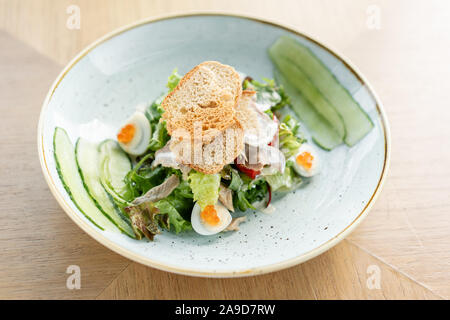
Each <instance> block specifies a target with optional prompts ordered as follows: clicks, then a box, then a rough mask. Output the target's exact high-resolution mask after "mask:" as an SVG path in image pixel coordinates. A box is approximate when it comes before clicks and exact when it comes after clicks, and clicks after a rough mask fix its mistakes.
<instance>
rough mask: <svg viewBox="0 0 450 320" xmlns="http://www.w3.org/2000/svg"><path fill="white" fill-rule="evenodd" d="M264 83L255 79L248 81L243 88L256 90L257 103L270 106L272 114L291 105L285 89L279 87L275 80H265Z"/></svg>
mask: <svg viewBox="0 0 450 320" xmlns="http://www.w3.org/2000/svg"><path fill="white" fill-rule="evenodd" d="M263 81H264V83H262V82H258V81H256V80H254V79H252V80H249V79H246V80H245V81H244V83H243V85H242V86H243V88H244V90H245V89H251V90H255V91H256V102H257V103H260V104H263V105H269V106H270V110H271V111H272V112H273V111H275V110H279V109H281V108H283V107H284V106H285V105H288V104H289V97H288V96H287V95H286V93H285V92H284V89H283V87H280V86H277V85H276V83H275V80H273V79H267V78H263Z"/></svg>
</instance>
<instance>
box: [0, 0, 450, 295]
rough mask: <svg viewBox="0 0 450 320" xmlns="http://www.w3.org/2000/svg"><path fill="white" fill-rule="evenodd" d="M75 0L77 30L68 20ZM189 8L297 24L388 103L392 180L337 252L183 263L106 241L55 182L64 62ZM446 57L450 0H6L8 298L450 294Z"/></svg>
mask: <svg viewBox="0 0 450 320" xmlns="http://www.w3.org/2000/svg"><path fill="white" fill-rule="evenodd" d="M70 5H77V6H78V7H79V8H80V17H81V20H80V21H81V24H80V29H69V28H67V19H68V18H69V16H70V14H68V13H67V8H68V7H69V6H70ZM187 10H215V11H223V12H232V13H241V14H251V15H254V16H258V17H261V18H269V19H271V20H277V21H280V22H284V23H287V24H289V25H292V26H294V27H295V28H297V29H298V30H300V31H304V32H306V33H308V34H311V35H313V36H315V37H316V38H318V39H319V40H321V41H322V42H324V43H326V44H329V45H331V46H332V47H334V48H336V49H337V50H338V51H339V52H341V53H343V54H344V55H345V56H347V57H348V58H350V60H352V61H353V62H354V63H355V64H356V65H357V66H358V67H359V68H360V70H361V71H362V73H363V74H365V75H366V77H367V78H368V79H369V81H370V82H371V83H372V85H373V87H374V88H375V90H376V91H377V93H378V95H379V96H380V98H381V100H382V101H383V103H384V106H385V108H386V112H387V114H388V117H389V120H390V124H391V131H392V162H391V170H390V173H389V176H388V179H387V182H386V184H385V187H384V190H383V191H382V193H381V195H380V197H379V199H378V201H377V203H376V204H375V206H374V208H373V209H372V211H371V213H370V214H369V216H368V218H367V219H366V220H365V221H364V222H363V223H362V224H361V225H360V226H359V227H358V228H357V229H356V231H354V232H353V233H352V234H351V235H350V236H349V237H348V238H347V239H346V240H344V241H342V242H341V243H340V244H338V245H337V246H336V247H334V248H333V249H331V250H329V251H328V252H326V253H324V254H322V255H320V256H319V257H317V258H315V259H313V260H311V261H308V262H306V263H303V264H301V265H298V266H296V267H292V268H290V269H287V270H283V271H279V272H276V273H272V274H268V275H263V276H257V277H249V278H242V279H203V278H193V277H186V276H180V275H174V274H170V273H166V272H162V271H158V270H155V269H151V268H148V267H144V266H142V265H139V264H137V263H134V262H132V261H129V260H127V259H125V258H123V257H121V256H119V255H117V254H115V253H113V252H112V251H110V250H108V249H106V248H105V247H103V246H102V245H100V244H99V243H97V242H96V241H95V240H93V239H91V238H90V237H89V236H88V235H87V234H85V233H84V232H82V230H81V229H79V228H78V227H77V226H76V225H75V224H74V223H73V222H72V221H71V220H70V219H69V218H68V217H67V216H66V214H65V213H64V212H63V211H62V209H61V208H60V207H59V206H58V204H57V203H56V201H55V200H54V198H53V197H52V195H51V194H50V191H49V189H48V187H47V185H46V183H45V181H44V178H43V175H42V173H41V169H40V166H39V161H38V157H37V150H36V149H37V148H36V128H37V120H38V115H39V111H40V107H41V105H42V101H43V100H44V97H45V95H46V93H47V90H48V88H49V86H50V85H51V83H52V82H53V80H54V79H55V77H56V76H57V74H58V73H59V71H60V70H61V69H62V67H63V65H64V64H66V63H67V62H68V61H69V60H70V59H71V58H72V57H73V56H74V55H75V54H76V53H77V52H78V51H80V50H81V49H82V48H83V47H85V46H86V45H88V44H89V43H91V42H92V41H94V40H95V39H97V38H98V37H100V36H102V35H104V34H105V33H107V32H109V31H111V30H113V29H115V28H117V27H120V26H123V25H125V24H128V23H131V22H133V21H136V20H139V19H142V18H145V17H151V16H156V15H161V14H169V13H175V12H178V13H179V12H184V11H187ZM448 57H450V2H448V1H410V0H408V1H400V0H397V1H380V0H370V1H366V0H364V1H361V0H346V1H337V0H330V1H312V0H311V1H294V0H292V1H281V0H278V1H261V0H255V1H246V0H236V1H234V0H233V1H222V0H217V1H206V0H197V1H184V0H180V1H175V0H174V1H170V0H163V1H138V0H132V1H131V0H129V1H113V0H83V1H81V0H79V1H77V0H34V1H24V0H21V1H18V0H0V108H1V109H0V110H1V113H2V116H1V117H0V136H1V137H2V138H1V142H0V154H1V157H0V211H1V214H0V252H1V253H0V298H3V299H5V298H8V299H11V298H34V299H41V298H50V299H57V298H100V299H111V298H137V299H156V298H175V299H176V298H192V299H196V298H202V299H213V298H225V299H229V298H230V299H232V298H234V299H240V298H249V299H264V298H275V299H278V298H285V299H298V298H305V299H333V298H337V299H366V298H370V299H404V298H407V299H442V298H443V299H448V298H450V148H449V147H450V144H449V141H450V125H449V124H450V106H449V98H448V97H449V93H450V84H449V77H450V64H449V63H448ZM69 265H78V266H80V268H81V289H79V290H69V289H67V287H66V280H67V277H68V276H69V275H68V274H66V269H67V267H68V266H69ZM377 280H379V286H376V285H374V284H376V283H377Z"/></svg>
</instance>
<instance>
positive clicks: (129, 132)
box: [117, 124, 136, 143]
mask: <svg viewBox="0 0 450 320" xmlns="http://www.w3.org/2000/svg"><path fill="white" fill-rule="evenodd" d="M135 132H136V128H135V127H134V126H133V125H132V124H127V125H125V126H123V127H122V129H120V132H119V133H118V134H117V140H119V141H120V142H122V143H128V142H130V141H131V140H133V137H134V133H135Z"/></svg>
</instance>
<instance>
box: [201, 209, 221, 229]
mask: <svg viewBox="0 0 450 320" xmlns="http://www.w3.org/2000/svg"><path fill="white" fill-rule="evenodd" d="M200 218H201V219H202V220H203V221H205V222H206V223H207V224H209V225H212V226H215V225H217V224H218V223H219V222H220V218H219V216H218V215H217V211H216V209H215V208H214V206H213V205H209V206H206V207H205V209H203V211H202V212H201V213H200Z"/></svg>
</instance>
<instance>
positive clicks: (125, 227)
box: [75, 138, 135, 238]
mask: <svg viewBox="0 0 450 320" xmlns="http://www.w3.org/2000/svg"><path fill="white" fill-rule="evenodd" d="M75 158H76V162H77V165H78V170H79V172H80V176H81V180H82V181H83V185H84V187H85V188H86V191H87V192H88V193H89V195H90V196H91V198H92V200H94V203H95V204H96V206H97V208H98V209H99V210H100V211H101V212H103V214H104V215H105V216H106V217H107V218H108V219H109V220H111V222H112V223H114V224H115V225H116V226H117V227H118V228H119V230H120V231H122V232H123V233H125V234H126V235H128V236H130V237H132V238H134V237H135V235H134V231H133V229H132V228H131V224H130V222H129V221H128V220H127V218H126V217H125V216H123V215H122V213H121V212H120V209H119V208H117V206H116V205H115V204H114V202H113V201H112V199H111V198H110V196H109V195H108V193H107V192H106V191H105V188H103V186H102V184H101V182H100V174H99V169H100V166H99V151H98V148H97V145H96V144H94V143H92V142H89V141H87V140H85V139H82V138H79V139H78V141H77V143H76V145H75Z"/></svg>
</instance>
